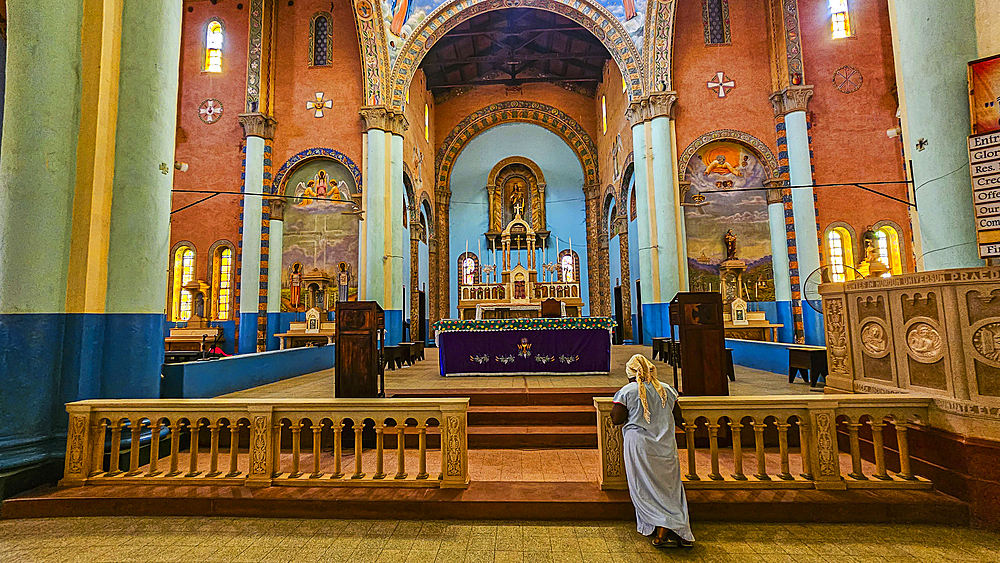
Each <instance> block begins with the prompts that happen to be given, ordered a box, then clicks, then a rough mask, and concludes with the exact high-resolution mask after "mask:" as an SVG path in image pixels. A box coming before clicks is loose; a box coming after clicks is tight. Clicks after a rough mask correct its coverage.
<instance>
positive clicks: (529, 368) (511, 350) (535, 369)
mask: <svg viewBox="0 0 1000 563" xmlns="http://www.w3.org/2000/svg"><path fill="white" fill-rule="evenodd" d="M616 324H617V323H615V321H614V320H613V319H608V318H597V317H584V318H557V319H495V320H472V321H460V320H442V321H438V322H436V323H434V327H433V328H434V330H435V331H437V343H438V349H439V354H438V358H439V362H440V366H441V375H443V376H463V375H464V376H468V375H564V374H565V375H568V374H572V375H603V374H607V373H608V372H609V371H611V337H612V333H613V331H614V328H615V326H616Z"/></svg>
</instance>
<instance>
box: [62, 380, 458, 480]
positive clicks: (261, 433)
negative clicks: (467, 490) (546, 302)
mask: <svg viewBox="0 0 1000 563" xmlns="http://www.w3.org/2000/svg"><path fill="white" fill-rule="evenodd" d="M468 406H469V400H468V399H379V400H369V399H327V400H312V399H187V400H169V399H167V400H164V399H161V400H128V399H122V400H88V401H79V402H76V403H69V404H67V405H66V410H67V412H68V413H69V432H68V435H67V440H66V467H65V473H64V478H63V480H62V481H60V485H67V486H75V485H83V484H102V483H103V484H122V483H143V484H152V483H156V484H175V485H192V484H231V485H247V486H254V487H267V486H275V485H277V486H281V485H307V486H324V485H326V486H409V487H441V488H464V487H467V486H468V484H469V455H468V435H467V420H466V411H467V409H468ZM345 421H349V422H350V425H349V426H347V425H345ZM366 423H367V428H369V429H373V430H374V435H375V446H374V456H372V455H371V453H370V452H371V448H369V453H368V454H366V455H363V447H362V442H363V434H365V433H363V432H361V431H360V430H361V429H362V426H365V424H366ZM428 426H435V427H436V428H435V430H436V432H435V434H438V435H440V440H441V448H440V452H439V453H440V467H441V473H440V475H435V476H431V475H430V474H428V470H427V457H428V456H427V430H428ZM345 428H349V429H350V430H352V431H353V434H354V444H353V449H352V448H348V452H347V453H346V454H345V452H343V449H344V448H343V443H342V442H343V441H342V438H343V432H344V430H345ZM367 433H368V434H370V430H369V431H368V432H367ZM386 433H389V434H390V435H391V437H392V438H393V439H394V440H393V441H394V442H395V450H396V451H395V456H394V457H395V461H396V471H395V473H392V474H390V473H387V472H386V468H385V459H386V457H387V455H386V451H385V447H384V445H385V442H386V440H385V438H386ZM408 434H409V435H411V436H412V435H414V434H416V436H417V440H416V441H417V442H418V446H417V448H416V450H415V451H414V450H413V449H410V450H409V451H407V449H406V442H407V440H406V435H408ZM123 437H124V438H125V441H126V442H127V443H128V445H127V447H126V446H124V445H123ZM324 437H325V438H324ZM331 437H332V439H329V438H331ZM411 441H412V440H411ZM331 442H332V447H333V454H332V463H333V467H332V468H330V467H323V466H322V464H321V458H323V457H324V456H321V445H322V444H323V443H331ZM204 449H207V451H204ZM303 450H305V451H306V453H305V454H304V453H303ZM432 453H433V452H432ZM108 454H110V455H108ZM347 457H349V458H350V460H348V461H349V463H350V464H351V465H353V471H351V472H349V471H345V467H344V466H345V463H344V461H345V458H347ZM126 459H127V461H126ZM327 459H329V458H327ZM407 459H409V460H410V462H411V463H413V462H414V461H415V462H416V467H412V466H411V467H410V468H409V470H408V468H407ZM303 460H306V462H307V463H308V464H309V465H308V466H305V465H304V464H303V463H302V462H303ZM185 462H186V464H185ZM365 463H368V464H369V465H371V464H372V463H373V464H374V467H370V466H369V467H365ZM185 465H186V471H185ZM414 469H416V471H413V470H414Z"/></svg>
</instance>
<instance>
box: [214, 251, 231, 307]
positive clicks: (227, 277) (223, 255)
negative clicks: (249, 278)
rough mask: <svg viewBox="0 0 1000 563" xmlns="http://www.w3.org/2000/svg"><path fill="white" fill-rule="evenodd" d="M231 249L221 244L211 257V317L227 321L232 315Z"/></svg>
mask: <svg viewBox="0 0 1000 563" xmlns="http://www.w3.org/2000/svg"><path fill="white" fill-rule="evenodd" d="M233 256H234V253H233V247H232V246H229V244H228V243H221V244H218V246H217V247H216V248H215V251H214V252H213V255H212V296H213V297H214V302H213V303H212V306H213V309H214V314H213V317H214V318H216V319H218V320H220V321H228V320H229V319H230V318H232V314H233V274H234V273H235V269H234V268H233Z"/></svg>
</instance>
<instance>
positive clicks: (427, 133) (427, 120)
mask: <svg viewBox="0 0 1000 563" xmlns="http://www.w3.org/2000/svg"><path fill="white" fill-rule="evenodd" d="M424 140H425V141H430V140H431V109H430V107H428V106H427V104H424Z"/></svg>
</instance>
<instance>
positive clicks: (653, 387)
mask: <svg viewBox="0 0 1000 563" xmlns="http://www.w3.org/2000/svg"><path fill="white" fill-rule="evenodd" d="M625 372H626V374H627V375H628V380H629V383H628V385H626V386H624V387H622V388H621V389H619V390H618V392H617V393H615V398H614V402H615V404H614V406H612V408H611V421H612V422H613V423H615V424H618V425H621V424H624V427H623V428H622V435H623V437H624V453H625V475H626V478H627V479H628V492H629V495H630V496H631V497H632V504H633V505H635V520H636V524H637V526H636V527H637V529H638V530H639V533H640V534H642V535H644V536H650V535H652V536H653V546H655V547H689V546H691V545H693V544H694V534H692V533H691V523H690V521H689V519H688V507H687V497H686V496H685V494H684V486H683V485H682V484H681V466H680V460H679V459H678V458H677V441H676V438H675V437H674V428H675V426H674V424H675V422H677V423H680V421H681V411H680V406H678V404H677V391H676V390H675V389H674V388H673V387H671V386H669V385H664V384H662V383H660V381H659V380H657V379H656V366H654V365H653V363H652V362H650V361H649V360H648V359H646V357H645V356H643V355H641V354H636V355H634V356H632V359H630V360H629V361H628V364H626V366H625Z"/></svg>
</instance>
